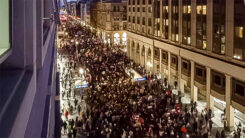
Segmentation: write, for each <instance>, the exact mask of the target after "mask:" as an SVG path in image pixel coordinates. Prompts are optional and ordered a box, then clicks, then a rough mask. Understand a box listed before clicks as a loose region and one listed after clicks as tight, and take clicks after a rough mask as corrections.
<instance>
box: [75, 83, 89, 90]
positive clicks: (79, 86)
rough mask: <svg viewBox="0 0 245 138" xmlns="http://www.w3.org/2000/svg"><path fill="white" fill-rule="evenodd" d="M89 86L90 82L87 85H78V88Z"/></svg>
mask: <svg viewBox="0 0 245 138" xmlns="http://www.w3.org/2000/svg"><path fill="white" fill-rule="evenodd" d="M87 87H88V84H85V85H77V86H76V88H77V89H79V88H87Z"/></svg>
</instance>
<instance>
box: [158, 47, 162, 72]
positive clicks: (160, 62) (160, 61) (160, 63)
mask: <svg viewBox="0 0 245 138" xmlns="http://www.w3.org/2000/svg"><path fill="white" fill-rule="evenodd" d="M159 52H160V56H159V58H160V59H159V68H160V69H159V73H161V74H162V49H160V50H159Z"/></svg>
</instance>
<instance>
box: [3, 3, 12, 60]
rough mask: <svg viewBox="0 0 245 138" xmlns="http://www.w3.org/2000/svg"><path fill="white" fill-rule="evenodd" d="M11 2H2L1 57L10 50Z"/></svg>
mask: <svg viewBox="0 0 245 138" xmlns="http://www.w3.org/2000/svg"><path fill="white" fill-rule="evenodd" d="M9 19H10V14H9V0H1V2H0V56H1V55H2V54H3V53H5V52H6V51H7V50H8V49H9V48H10V24H11V23H10V20H9Z"/></svg>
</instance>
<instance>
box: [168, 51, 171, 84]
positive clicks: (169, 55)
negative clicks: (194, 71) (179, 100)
mask: <svg viewBox="0 0 245 138" xmlns="http://www.w3.org/2000/svg"><path fill="white" fill-rule="evenodd" d="M170 66H171V53H170V52H168V83H169V85H170V82H171V81H170V80H171V71H170V70H171V67H170Z"/></svg>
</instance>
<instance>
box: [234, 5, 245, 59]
mask: <svg viewBox="0 0 245 138" xmlns="http://www.w3.org/2000/svg"><path fill="white" fill-rule="evenodd" d="M234 5H235V6H234V7H235V8H234V12H235V13H234V55H233V57H234V58H235V59H238V60H242V61H245V47H244V45H245V36H244V33H245V29H244V28H245V12H244V11H245V3H244V0H234Z"/></svg>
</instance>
